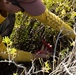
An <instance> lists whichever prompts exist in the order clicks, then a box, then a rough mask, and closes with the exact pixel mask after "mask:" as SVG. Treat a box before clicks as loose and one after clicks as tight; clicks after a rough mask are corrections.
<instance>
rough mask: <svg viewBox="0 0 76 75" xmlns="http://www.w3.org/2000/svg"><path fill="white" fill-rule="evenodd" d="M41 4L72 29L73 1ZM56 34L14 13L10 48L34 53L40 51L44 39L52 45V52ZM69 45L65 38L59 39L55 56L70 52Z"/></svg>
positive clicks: (22, 15)
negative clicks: (14, 18) (14, 19)
mask: <svg viewBox="0 0 76 75" xmlns="http://www.w3.org/2000/svg"><path fill="white" fill-rule="evenodd" d="M43 3H44V4H45V6H46V8H48V9H49V11H51V12H53V13H54V14H56V15H57V16H59V17H60V18H61V19H62V20H63V21H65V22H66V23H67V24H68V25H70V26H71V27H73V25H74V23H75V16H76V7H75V5H76V4H75V0H43ZM58 34H59V32H57V31H55V29H53V28H51V27H49V26H47V25H44V24H43V23H41V22H39V21H38V20H36V19H33V18H30V17H29V16H27V15H24V14H22V12H18V13H16V21H15V26H14V29H13V33H12V34H11V40H12V41H13V45H12V46H13V47H15V48H17V49H20V50H24V51H31V52H32V53H35V51H36V50H40V49H41V47H42V39H44V40H45V41H46V42H47V43H50V44H51V45H52V47H53V50H54V47H55V44H56V39H57V36H58ZM71 43H72V40H71V39H68V38H66V37H62V38H60V39H59V41H58V44H57V52H56V55H57V56H58V57H59V56H60V55H63V53H64V54H65V53H66V52H67V50H69V51H70V50H71V48H72V46H71ZM67 48H68V49H67ZM62 50H63V51H62Z"/></svg>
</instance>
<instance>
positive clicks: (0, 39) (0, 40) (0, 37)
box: [0, 35, 2, 43]
mask: <svg viewBox="0 0 76 75" xmlns="http://www.w3.org/2000/svg"><path fill="white" fill-rule="evenodd" d="M1 42H2V36H1V35H0V43H1Z"/></svg>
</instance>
